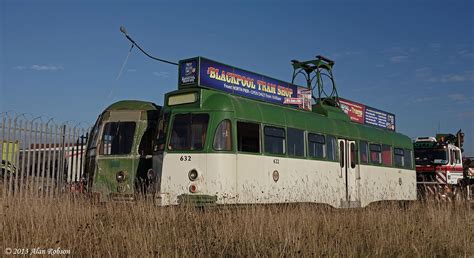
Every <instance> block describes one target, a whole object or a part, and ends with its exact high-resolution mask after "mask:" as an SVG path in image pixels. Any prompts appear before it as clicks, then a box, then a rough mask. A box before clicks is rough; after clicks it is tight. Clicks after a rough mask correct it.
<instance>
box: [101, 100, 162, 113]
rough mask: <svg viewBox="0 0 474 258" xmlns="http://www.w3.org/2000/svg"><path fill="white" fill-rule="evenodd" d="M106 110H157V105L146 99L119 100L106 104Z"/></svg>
mask: <svg viewBox="0 0 474 258" xmlns="http://www.w3.org/2000/svg"><path fill="white" fill-rule="evenodd" d="M106 110H108V111H111V110H159V107H158V106H157V105H156V104H155V103H153V102H148V101H141V100H121V101H118V102H115V103H113V104H112V105H110V106H108V107H107V108H106Z"/></svg>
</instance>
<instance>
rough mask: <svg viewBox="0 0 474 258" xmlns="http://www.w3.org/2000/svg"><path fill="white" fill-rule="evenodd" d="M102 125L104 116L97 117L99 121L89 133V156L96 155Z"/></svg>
mask: <svg viewBox="0 0 474 258" xmlns="http://www.w3.org/2000/svg"><path fill="white" fill-rule="evenodd" d="M101 125H102V116H99V118H97V121H96V122H95V124H94V127H92V130H91V133H90V135H89V141H88V145H87V152H88V155H89V156H95V154H96V149H97V140H98V139H99V130H100V127H101Z"/></svg>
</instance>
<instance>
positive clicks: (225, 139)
mask: <svg viewBox="0 0 474 258" xmlns="http://www.w3.org/2000/svg"><path fill="white" fill-rule="evenodd" d="M212 146H213V147H214V149H215V150H219V151H230V150H232V126H231V123H230V120H228V119H225V120H222V122H221V123H220V124H219V126H218V127H217V130H216V134H215V135H214V142H213V144H212Z"/></svg>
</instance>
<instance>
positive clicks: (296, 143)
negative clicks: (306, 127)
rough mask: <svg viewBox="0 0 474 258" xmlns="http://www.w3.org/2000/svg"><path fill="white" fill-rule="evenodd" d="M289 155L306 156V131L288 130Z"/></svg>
mask: <svg viewBox="0 0 474 258" xmlns="http://www.w3.org/2000/svg"><path fill="white" fill-rule="evenodd" d="M287 134H288V154H289V155H292V156H298V157H303V156H304V131H303V130H299V129H294V128H288V131H287Z"/></svg>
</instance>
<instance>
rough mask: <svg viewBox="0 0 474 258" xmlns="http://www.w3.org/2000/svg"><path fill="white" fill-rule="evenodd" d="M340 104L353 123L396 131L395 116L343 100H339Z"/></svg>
mask: <svg viewBox="0 0 474 258" xmlns="http://www.w3.org/2000/svg"><path fill="white" fill-rule="evenodd" d="M339 103H340V104H341V108H342V110H343V111H344V112H345V113H346V114H347V115H348V116H349V118H350V119H351V121H353V122H356V123H359V124H368V125H372V126H376V127H380V128H384V129H388V130H391V131H395V115H394V114H391V113H388V112H385V111H382V110H379V109H375V108H372V107H369V106H366V105H363V104H360V103H357V102H354V101H350V100H347V99H343V98H339Z"/></svg>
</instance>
